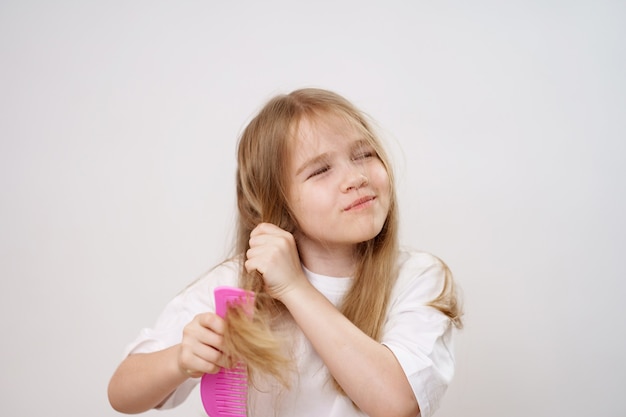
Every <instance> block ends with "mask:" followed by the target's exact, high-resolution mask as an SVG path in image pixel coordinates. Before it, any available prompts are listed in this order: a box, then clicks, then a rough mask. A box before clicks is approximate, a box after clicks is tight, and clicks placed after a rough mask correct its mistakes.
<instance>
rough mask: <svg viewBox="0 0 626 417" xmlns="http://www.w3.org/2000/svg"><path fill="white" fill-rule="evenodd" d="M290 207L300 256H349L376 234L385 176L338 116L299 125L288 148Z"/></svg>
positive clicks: (384, 206)
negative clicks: (310, 253) (319, 253)
mask: <svg viewBox="0 0 626 417" xmlns="http://www.w3.org/2000/svg"><path fill="white" fill-rule="evenodd" d="M289 175H290V178H289V182H288V184H289V197H288V198H289V203H290V206H291V210H292V212H293V215H294V217H295V218H296V220H297V222H298V226H299V228H298V229H299V230H298V232H296V237H297V239H298V247H299V249H300V251H307V250H321V251H323V252H328V251H329V250H332V251H333V253H338V252H336V251H337V250H339V251H341V250H349V251H350V253H351V252H352V250H353V249H354V246H355V245H356V244H357V243H360V242H364V241H367V240H370V239H372V238H374V237H375V236H376V235H378V233H379V232H380V231H381V229H382V227H383V224H384V223H385V220H386V218H387V214H388V212H389V204H390V183H389V175H388V174H387V170H386V169H385V167H384V165H383V163H382V161H381V160H380V159H379V158H378V156H377V154H376V152H375V150H374V148H373V147H372V146H371V145H370V144H369V143H368V142H367V140H366V138H365V137H364V136H363V134H362V133H361V132H360V131H359V130H358V129H357V128H356V127H354V126H353V125H352V124H350V123H349V122H347V121H346V120H344V119H342V118H340V117H337V116H330V115H329V116H327V117H323V118H322V117H318V118H316V119H314V120H313V121H311V120H308V119H303V120H302V121H301V122H300V124H299V129H298V131H297V134H296V135H295V138H294V143H292V157H291V166H290V170H289Z"/></svg>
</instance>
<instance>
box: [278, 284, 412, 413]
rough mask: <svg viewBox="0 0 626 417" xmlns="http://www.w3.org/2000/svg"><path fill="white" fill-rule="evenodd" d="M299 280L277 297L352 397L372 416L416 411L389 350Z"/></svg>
mask: <svg viewBox="0 0 626 417" xmlns="http://www.w3.org/2000/svg"><path fill="white" fill-rule="evenodd" d="M298 282H299V285H297V286H294V287H293V288H292V289H291V290H289V291H288V292H286V293H285V294H283V295H281V297H280V300H281V301H282V302H283V303H284V304H285V306H286V307H287V308H288V309H289V311H290V312H291V314H292V316H293V317H294V319H295V321H296V322H297V323H298V325H299V326H300V328H301V329H302V331H303V332H304V334H305V335H306V337H307V338H308V339H309V340H310V341H311V343H312V344H313V346H314V347H315V350H316V351H317V353H318V354H319V355H320V357H321V358H322V360H323V361H324V363H325V364H326V366H327V367H328V369H329V370H330V373H331V374H332V375H333V376H334V377H335V379H336V380H337V382H338V383H339V384H340V385H341V387H342V388H343V389H344V390H345V391H346V394H347V395H348V396H349V397H350V399H351V400H352V401H354V403H355V404H356V405H357V406H358V407H359V408H360V409H361V410H363V411H364V412H365V413H366V414H367V415H369V416H372V417H375V416H412V417H414V416H416V415H417V414H418V412H419V407H418V404H417V400H416V399H415V396H414V394H413V390H412V389H411V386H410V384H409V382H408V380H407V378H406V376H405V374H404V371H403V370H402V368H401V367H400V364H399V363H398V361H397V360H396V358H395V356H394V355H393V353H392V352H391V351H390V350H389V349H388V348H387V347H385V346H384V345H382V344H380V343H379V342H377V341H375V340H373V339H371V338H370V337H369V336H367V335H366V334H365V333H363V332H362V331H361V330H360V329H359V328H357V327H356V326H355V325H354V324H352V322H350V321H349V320H348V319H347V318H345V316H343V314H341V313H340V312H339V311H338V310H337V309H336V308H335V306H333V305H332V304H331V303H330V302H329V301H328V300H327V299H326V297H324V296H323V295H322V294H320V293H319V292H318V291H317V290H316V289H315V288H314V287H313V286H311V285H310V284H309V283H308V281H306V279H305V280H299V281H298ZM303 300H307V301H306V303H305V302H303Z"/></svg>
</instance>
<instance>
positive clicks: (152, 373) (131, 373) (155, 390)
mask: <svg viewBox="0 0 626 417" xmlns="http://www.w3.org/2000/svg"><path fill="white" fill-rule="evenodd" d="M179 349H180V345H176V346H172V347H171V348H168V349H165V350H161V351H158V352H154V353H138V354H134V355H129V356H128V357H127V358H126V359H124V361H122V363H121V364H120V366H119V367H118V368H117V370H116V371H115V373H114V374H113V376H112V377H111V381H110V382H109V390H108V394H109V402H110V403H111V406H112V407H113V408H114V409H115V410H117V411H119V412H121V413H127V414H136V413H141V412H143V411H147V410H149V409H151V408H155V407H157V406H158V405H159V404H161V403H162V402H163V401H165V400H166V399H167V397H168V396H169V395H170V394H171V393H172V392H173V391H174V390H175V389H176V387H178V386H179V385H180V384H182V383H183V382H184V381H185V380H186V379H187V378H189V375H185V374H184V373H183V372H182V371H181V370H180V369H179V368H178V364H177V357H178V351H179Z"/></svg>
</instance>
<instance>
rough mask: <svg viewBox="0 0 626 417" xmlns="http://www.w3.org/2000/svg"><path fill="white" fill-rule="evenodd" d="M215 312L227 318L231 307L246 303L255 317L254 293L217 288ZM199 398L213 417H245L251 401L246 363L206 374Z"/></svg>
mask: <svg viewBox="0 0 626 417" xmlns="http://www.w3.org/2000/svg"><path fill="white" fill-rule="evenodd" d="M213 294H214V296H215V313H216V314H217V315H218V316H220V317H225V316H226V311H227V310H228V306H229V305H233V304H235V305H237V304H243V305H244V308H245V309H246V313H248V314H249V315H252V311H253V306H254V293H252V292H250V291H245V290H242V289H241V288H234V287H217V288H215V290H214V292H213ZM200 397H201V398H202V405H203V406H204V410H205V411H206V412H207V414H208V415H209V416H210V417H245V416H246V406H247V400H248V371H247V369H246V365H245V364H244V363H238V364H237V365H236V366H235V367H234V368H231V369H226V368H222V369H220V371H219V372H218V373H216V374H204V375H203V376H202V380H201V381H200Z"/></svg>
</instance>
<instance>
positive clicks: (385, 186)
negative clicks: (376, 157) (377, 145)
mask: <svg viewBox="0 0 626 417" xmlns="http://www.w3.org/2000/svg"><path fill="white" fill-rule="evenodd" d="M370 178H371V181H372V182H373V185H374V186H375V187H376V188H377V189H378V191H379V192H380V193H381V194H383V195H385V196H389V193H390V191H391V184H390V182H389V175H388V174H387V170H386V169H385V167H384V165H383V164H382V163H381V162H378V163H377V164H376V165H375V166H374V167H373V169H372V170H371V171H370Z"/></svg>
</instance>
